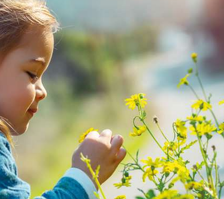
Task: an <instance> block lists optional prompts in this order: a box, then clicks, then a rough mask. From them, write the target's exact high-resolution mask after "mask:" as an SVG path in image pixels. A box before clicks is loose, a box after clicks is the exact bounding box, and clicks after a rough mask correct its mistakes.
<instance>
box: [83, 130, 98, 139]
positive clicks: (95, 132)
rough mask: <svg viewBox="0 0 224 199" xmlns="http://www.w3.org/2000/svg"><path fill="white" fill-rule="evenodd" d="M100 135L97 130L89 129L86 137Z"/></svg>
mask: <svg viewBox="0 0 224 199" xmlns="http://www.w3.org/2000/svg"><path fill="white" fill-rule="evenodd" d="M99 136H100V134H99V133H98V132H97V131H91V132H90V133H88V135H87V136H86V138H93V139H94V138H98V137H99Z"/></svg>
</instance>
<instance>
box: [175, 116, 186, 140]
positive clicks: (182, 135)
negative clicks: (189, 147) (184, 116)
mask: <svg viewBox="0 0 224 199" xmlns="http://www.w3.org/2000/svg"><path fill="white" fill-rule="evenodd" d="M175 126H176V128H177V132H178V133H179V135H178V137H177V139H178V140H184V139H186V138H187V127H185V122H184V121H181V120H179V119H177V120H176V122H175Z"/></svg>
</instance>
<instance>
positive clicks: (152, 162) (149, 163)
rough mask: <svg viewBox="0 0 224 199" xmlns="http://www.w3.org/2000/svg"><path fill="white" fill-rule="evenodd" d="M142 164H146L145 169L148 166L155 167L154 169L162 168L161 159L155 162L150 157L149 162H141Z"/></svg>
mask: <svg viewBox="0 0 224 199" xmlns="http://www.w3.org/2000/svg"><path fill="white" fill-rule="evenodd" d="M141 162H142V163H144V164H146V165H145V166H143V168H145V167H148V166H149V167H153V169H155V168H158V167H161V161H160V158H156V159H155V161H153V160H152V158H151V157H148V158H147V160H141Z"/></svg>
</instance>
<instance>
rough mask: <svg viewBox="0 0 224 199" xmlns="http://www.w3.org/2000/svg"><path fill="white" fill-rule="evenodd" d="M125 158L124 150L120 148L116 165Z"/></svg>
mask: <svg viewBox="0 0 224 199" xmlns="http://www.w3.org/2000/svg"><path fill="white" fill-rule="evenodd" d="M125 156H126V150H125V149H124V148H120V150H119V151H118V153H117V157H116V161H117V163H118V164H119V163H120V162H121V161H122V160H123V159H124V157H125Z"/></svg>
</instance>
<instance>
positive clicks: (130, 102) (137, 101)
mask: <svg viewBox="0 0 224 199" xmlns="http://www.w3.org/2000/svg"><path fill="white" fill-rule="evenodd" d="M144 96H145V94H144V93H139V94H135V95H132V96H131V98H128V99H126V100H125V101H126V104H125V105H127V106H129V108H130V109H132V110H134V109H135V107H136V106H137V107H138V106H140V107H142V108H144V107H145V105H146V104H147V102H146V100H147V99H146V98H144Z"/></svg>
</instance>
